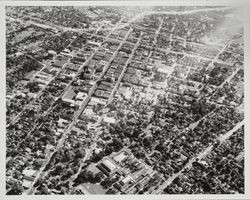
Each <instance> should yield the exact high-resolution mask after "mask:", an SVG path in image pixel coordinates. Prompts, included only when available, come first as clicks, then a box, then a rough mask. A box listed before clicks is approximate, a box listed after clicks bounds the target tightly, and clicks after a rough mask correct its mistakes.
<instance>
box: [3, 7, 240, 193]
mask: <svg viewBox="0 0 250 200" xmlns="http://www.w3.org/2000/svg"><path fill="white" fill-rule="evenodd" d="M6 31H7V32H6V51H7V52H6V87H7V88H6V90H7V94H6V106H7V113H6V127H7V128H6V148H7V150H6V194H7V195H17V194H29V195H30V194H45V195H48V194H235V193H244V112H243V106H244V67H243V62H244V47H243V46H244V43H243V22H241V21H239V20H238V18H237V12H236V11H235V9H232V8H224V7H199V8H197V7H151V8H150V10H149V8H143V7H138V8H136V7H130V8H127V7H39V6H33V7H30V6H26V7H24V6H23V7H22V6H16V7H14V6H13V7H11V6H9V7H6Z"/></svg>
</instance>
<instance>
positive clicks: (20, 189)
mask: <svg viewBox="0 0 250 200" xmlns="http://www.w3.org/2000/svg"><path fill="white" fill-rule="evenodd" d="M23 190H24V189H23V187H22V186H21V185H20V184H19V183H16V182H15V183H14V186H13V187H12V189H11V190H10V191H8V192H7V193H6V195H20V194H22V193H23Z"/></svg>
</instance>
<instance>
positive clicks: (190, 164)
mask: <svg viewBox="0 0 250 200" xmlns="http://www.w3.org/2000/svg"><path fill="white" fill-rule="evenodd" d="M243 125H244V120H243V121H241V122H239V123H238V124H237V125H236V126H235V127H234V128H233V129H231V130H230V131H228V132H226V133H225V134H223V135H221V136H218V137H217V138H216V139H215V140H214V141H216V140H217V139H218V140H220V141H221V143H223V142H224V141H225V140H227V139H228V138H229V137H230V136H231V135H232V134H233V133H234V132H235V131H237V130H238V129H239V128H241V127H242V126H243ZM212 148H213V145H210V146H208V147H207V148H206V149H204V150H203V151H202V152H201V153H200V154H198V155H197V156H195V157H193V158H192V159H191V160H190V161H189V162H188V163H187V164H186V165H185V166H184V167H183V168H182V170H181V171H179V172H178V173H176V174H173V175H172V176H171V177H170V178H169V179H168V180H167V181H166V182H164V183H163V184H162V185H161V186H160V187H159V189H157V190H156V191H154V192H153V194H162V191H163V190H164V189H165V188H166V187H167V186H169V185H170V184H171V183H172V182H173V180H174V179H175V178H176V177H178V176H179V175H181V174H182V173H183V171H184V170H185V169H188V168H190V167H192V164H193V162H194V161H195V160H196V159H197V158H198V159H199V160H200V159H202V158H204V157H206V156H207V155H208V154H209V153H210V152H211V151H212Z"/></svg>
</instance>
